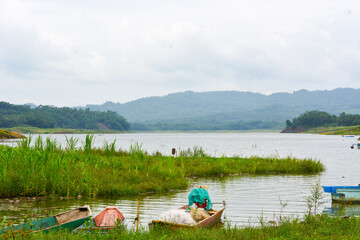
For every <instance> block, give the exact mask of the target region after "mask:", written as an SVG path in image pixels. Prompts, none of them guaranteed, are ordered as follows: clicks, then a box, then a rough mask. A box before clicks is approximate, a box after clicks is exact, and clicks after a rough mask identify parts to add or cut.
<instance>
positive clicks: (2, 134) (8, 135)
mask: <svg viewBox="0 0 360 240" xmlns="http://www.w3.org/2000/svg"><path fill="white" fill-rule="evenodd" d="M16 138H25V136H23V135H21V134H19V133H16V132H10V131H7V130H4V129H0V139H16Z"/></svg>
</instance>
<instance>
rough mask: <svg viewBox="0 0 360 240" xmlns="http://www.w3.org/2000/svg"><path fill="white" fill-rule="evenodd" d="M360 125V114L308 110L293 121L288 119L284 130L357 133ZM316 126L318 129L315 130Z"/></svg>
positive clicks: (359, 130)
mask: <svg viewBox="0 0 360 240" xmlns="http://www.w3.org/2000/svg"><path fill="white" fill-rule="evenodd" d="M359 125H360V115H358V114H346V113H344V112H343V113H341V114H340V115H339V116H335V115H330V114H329V113H327V112H323V111H308V112H305V113H303V114H301V115H300V116H299V117H297V118H294V119H293V121H290V120H287V121H286V129H285V130H283V131H282V132H284V133H286V132H306V131H308V132H314V131H315V132H316V131H324V132H327V133H328V134H331V133H333V134H340V135H342V134H356V133H359V132H360V126H359ZM314 128H317V129H315V130H314ZM320 129H323V130H320ZM326 129H328V130H326Z"/></svg>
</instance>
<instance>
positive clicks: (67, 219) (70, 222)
mask: <svg viewBox="0 0 360 240" xmlns="http://www.w3.org/2000/svg"><path fill="white" fill-rule="evenodd" d="M90 219H91V210H90V207H89V206H84V207H79V208H76V209H74V210H70V211H67V212H64V213H60V214H57V215H55V216H52V217H48V218H44V219H40V220H35V221H31V222H27V223H24V224H21V225H14V226H12V227H10V228H6V229H2V230H0V234H2V233H6V232H14V233H16V232H21V231H32V232H40V231H43V232H48V231H51V230H54V231H56V230H61V229H68V230H74V229H75V228H77V227H79V226H80V225H82V224H83V223H84V222H85V221H88V220H90Z"/></svg>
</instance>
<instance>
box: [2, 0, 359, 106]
mask: <svg viewBox="0 0 360 240" xmlns="http://www.w3.org/2000/svg"><path fill="white" fill-rule="evenodd" d="M359 29H360V1H359V0H343V1H339V0H316V1H313V0H311V1H310V0H294V1H289V0H272V1H268V0H179V1H171V0H152V1H148V0H131V1H123V0H103V1H99V0H98V1H95V0H76V1H73V0H71V1H70V0H42V1H40V0H23V1H20V0H0V101H6V102H10V103H13V104H24V103H34V104H36V105H53V106H59V107H60V106H84V105H86V104H102V103H104V102H106V101H112V102H120V103H125V102H128V101H132V100H135V99H139V98H143V97H149V96H163V95H167V94H169V93H174V92H183V91H188V90H191V91H196V92H205V91H227V90H232V91H251V92H258V93H263V94H271V93H275V92H293V91H297V90H300V89H308V90H325V89H327V90H332V89H335V88H339V87H351V88H360V31H359Z"/></svg>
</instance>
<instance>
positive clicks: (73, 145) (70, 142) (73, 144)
mask: <svg viewBox="0 0 360 240" xmlns="http://www.w3.org/2000/svg"><path fill="white" fill-rule="evenodd" d="M65 139H66V144H67V145H66V150H68V151H71V152H75V151H76V149H77V144H78V142H79V138H75V137H73V136H71V137H70V138H68V137H67V136H66V135H65Z"/></svg>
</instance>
